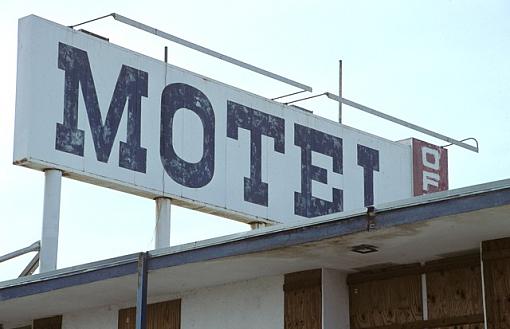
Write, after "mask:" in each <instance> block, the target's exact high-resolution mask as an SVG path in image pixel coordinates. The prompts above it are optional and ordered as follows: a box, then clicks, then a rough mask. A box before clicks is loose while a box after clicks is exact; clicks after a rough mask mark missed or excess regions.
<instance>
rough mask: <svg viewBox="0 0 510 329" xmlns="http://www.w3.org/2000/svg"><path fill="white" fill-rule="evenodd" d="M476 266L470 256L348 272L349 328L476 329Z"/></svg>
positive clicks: (479, 324) (479, 315)
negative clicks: (353, 272) (425, 310)
mask: <svg viewBox="0 0 510 329" xmlns="http://www.w3.org/2000/svg"><path fill="white" fill-rule="evenodd" d="M480 268H481V267H480V257H479V255H478V254H475V255H467V256H461V257H455V258H447V259H442V260H438V261H433V262H428V263H426V264H424V265H420V264H409V265H402V266H395V267H389V268H384V269H379V270H376V271H366V272H361V273H356V274H352V275H350V276H349V277H348V284H349V292H350V319H351V328H354V329H368V328H377V327H379V329H382V328H380V327H385V329H390V328H402V329H406V328H409V329H421V328H428V329H434V328H443V329H446V328H448V329H454V328H455V329H481V328H483V302H482V299H483V298H482V284H481V282H482V279H481V270H480ZM422 275H425V283H426V284H425V285H422V283H423V281H422ZM425 289H426V293H427V299H426V300H424V299H423V297H424V296H423V295H422V292H423V291H424V290H425ZM425 302H426V303H427V304H426V306H427V312H426V317H425V316H424V314H423V309H424V306H425V305H424V303H425ZM424 318H426V319H427V320H425V319H424Z"/></svg>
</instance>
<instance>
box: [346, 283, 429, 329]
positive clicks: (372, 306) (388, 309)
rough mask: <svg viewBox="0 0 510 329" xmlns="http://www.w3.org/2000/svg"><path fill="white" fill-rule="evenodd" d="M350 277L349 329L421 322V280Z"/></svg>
mask: <svg viewBox="0 0 510 329" xmlns="http://www.w3.org/2000/svg"><path fill="white" fill-rule="evenodd" d="M362 276H363V275H360V276H356V275H351V276H349V296H350V298H349V309H350V322H351V328H353V329H361V328H372V327H380V326H387V325H395V324H404V323H412V322H415V321H417V320H421V319H422V298H421V277H420V275H419V274H418V273H417V274H411V275H404V276H397V277H391V276H390V277H381V278H379V279H374V280H370V279H369V278H367V279H366V280H365V279H363V278H362Z"/></svg>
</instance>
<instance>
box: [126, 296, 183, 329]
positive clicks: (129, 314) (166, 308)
mask: <svg viewBox="0 0 510 329" xmlns="http://www.w3.org/2000/svg"><path fill="white" fill-rule="evenodd" d="M135 320H136V308H134V307H131V308H125V309H122V310H119V321H118V329H135ZM180 328H181V300H180V299H176V300H171V301H166V302H161V303H155V304H149V305H148V306H147V329H180Z"/></svg>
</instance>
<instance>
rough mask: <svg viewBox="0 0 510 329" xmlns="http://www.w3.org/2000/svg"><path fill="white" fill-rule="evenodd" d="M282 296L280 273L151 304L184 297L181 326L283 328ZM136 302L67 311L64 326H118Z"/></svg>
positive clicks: (69, 328) (111, 328) (82, 328)
mask: <svg viewBox="0 0 510 329" xmlns="http://www.w3.org/2000/svg"><path fill="white" fill-rule="evenodd" d="M283 297H284V296H283V276H282V275H278V276H271V277H264V278H257V279H253V280H248V281H241V282H234V283H229V284H225V285H221V286H215V287H209V288H204V289H197V290H191V291H187V292H182V293H178V294H172V295H161V296H149V304H150V303H157V302H162V301H167V300H173V299H178V298H181V329H210V328H221V329H239V328H243V329H260V328H283V312H284V304H283V303H284V298H283ZM133 306H134V305H133V303H129V302H127V303H122V304H120V305H110V306H107V307H100V308H93V309H87V310H80V311H77V312H73V313H64V314H63V317H62V329H117V327H118V312H119V309H123V308H128V307H133ZM6 329H11V327H9V328H7V327H6Z"/></svg>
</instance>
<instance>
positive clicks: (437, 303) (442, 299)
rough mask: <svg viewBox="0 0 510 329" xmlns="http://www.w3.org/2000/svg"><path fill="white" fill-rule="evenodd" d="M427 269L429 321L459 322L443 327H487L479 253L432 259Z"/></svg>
mask: <svg viewBox="0 0 510 329" xmlns="http://www.w3.org/2000/svg"><path fill="white" fill-rule="evenodd" d="M425 271H426V279H427V308H428V318H429V320H431V321H432V320H440V321H443V323H455V325H451V326H442V327H440V328H448V329H454V328H455V329H481V328H483V301H482V300H483V298H482V275H481V267H480V256H479V255H478V254H475V255H468V256H462V257H455V258H450V259H444V260H439V261H435V262H429V263H427V264H426V266H425ZM438 328H439V327H438Z"/></svg>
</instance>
